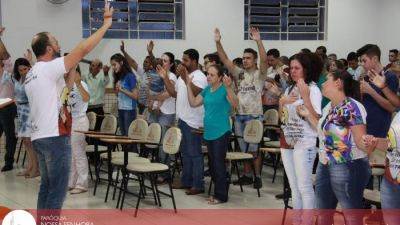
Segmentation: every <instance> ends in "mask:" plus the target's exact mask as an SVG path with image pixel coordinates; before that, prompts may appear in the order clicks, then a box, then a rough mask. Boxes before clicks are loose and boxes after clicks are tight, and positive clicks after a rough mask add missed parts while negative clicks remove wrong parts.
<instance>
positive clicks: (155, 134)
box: [146, 123, 161, 148]
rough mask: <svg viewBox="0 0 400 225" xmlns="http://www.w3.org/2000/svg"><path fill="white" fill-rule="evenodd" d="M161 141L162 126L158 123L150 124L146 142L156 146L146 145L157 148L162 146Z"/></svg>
mask: <svg viewBox="0 0 400 225" xmlns="http://www.w3.org/2000/svg"><path fill="white" fill-rule="evenodd" d="M160 140H161V126H160V124H158V123H152V124H150V126H149V129H148V132H147V135H146V142H148V143H151V144H154V145H149V144H146V147H148V148H157V147H158V144H160Z"/></svg>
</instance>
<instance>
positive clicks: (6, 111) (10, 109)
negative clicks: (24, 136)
mask: <svg viewBox="0 0 400 225" xmlns="http://www.w3.org/2000/svg"><path fill="white" fill-rule="evenodd" d="M16 115H17V106H15V104H12V105H10V106H7V107H5V108H3V109H0V137H1V135H2V134H3V132H4V133H5V135H6V154H5V155H4V161H5V166H12V165H13V164H14V154H15V147H16V145H17V137H16V136H15V123H14V119H15V116H16Z"/></svg>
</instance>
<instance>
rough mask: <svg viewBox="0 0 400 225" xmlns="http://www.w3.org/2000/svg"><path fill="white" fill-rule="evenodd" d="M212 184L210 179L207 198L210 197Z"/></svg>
mask: <svg viewBox="0 0 400 225" xmlns="http://www.w3.org/2000/svg"><path fill="white" fill-rule="evenodd" d="M212 184H213V180H212V178H211V180H210V186H208V196H210V195H211V188H212Z"/></svg>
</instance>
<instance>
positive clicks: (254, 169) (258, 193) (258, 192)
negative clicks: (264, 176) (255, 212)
mask: <svg viewBox="0 0 400 225" xmlns="http://www.w3.org/2000/svg"><path fill="white" fill-rule="evenodd" d="M251 167H252V168H251V169H252V170H253V176H254V178H256V177H257V172H256V168H255V165H254V161H253V160H251ZM257 195H258V197H260V196H261V195H260V188H257Z"/></svg>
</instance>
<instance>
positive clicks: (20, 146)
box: [16, 139, 24, 163]
mask: <svg viewBox="0 0 400 225" xmlns="http://www.w3.org/2000/svg"><path fill="white" fill-rule="evenodd" d="M23 142H24V140H22V139H21V142H20V143H19V149H18V155H17V160H16V163H18V161H19V156H20V155H21V151H22V143H23Z"/></svg>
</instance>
